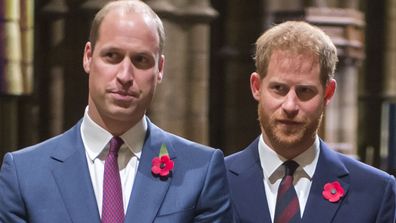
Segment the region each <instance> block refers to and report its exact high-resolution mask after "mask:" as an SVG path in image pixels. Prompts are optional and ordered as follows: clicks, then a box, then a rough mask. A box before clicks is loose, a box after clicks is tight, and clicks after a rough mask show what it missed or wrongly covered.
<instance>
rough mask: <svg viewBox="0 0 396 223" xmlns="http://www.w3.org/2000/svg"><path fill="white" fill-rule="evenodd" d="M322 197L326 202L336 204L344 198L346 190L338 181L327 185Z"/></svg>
mask: <svg viewBox="0 0 396 223" xmlns="http://www.w3.org/2000/svg"><path fill="white" fill-rule="evenodd" d="M322 195H323V197H324V198H325V199H326V200H328V201H330V202H332V203H335V202H337V201H339V200H340V199H341V198H342V197H343V196H344V188H342V186H341V184H340V183H339V182H338V181H334V182H331V183H327V184H325V185H324V187H323V192H322Z"/></svg>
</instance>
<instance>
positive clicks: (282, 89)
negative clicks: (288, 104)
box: [271, 84, 288, 95]
mask: <svg viewBox="0 0 396 223" xmlns="http://www.w3.org/2000/svg"><path fill="white" fill-rule="evenodd" d="M271 88H272V90H273V91H274V92H275V93H276V94H279V95H285V94H286V93H287V91H288V90H287V88H286V87H285V86H284V85H280V84H276V85H273V86H271Z"/></svg>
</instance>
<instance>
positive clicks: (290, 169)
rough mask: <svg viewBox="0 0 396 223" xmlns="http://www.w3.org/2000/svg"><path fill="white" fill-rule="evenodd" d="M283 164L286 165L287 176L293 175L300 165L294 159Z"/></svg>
mask: <svg viewBox="0 0 396 223" xmlns="http://www.w3.org/2000/svg"><path fill="white" fill-rule="evenodd" d="M283 166H285V176H293V174H294V172H295V171H296V169H297V167H298V166H299V165H298V163H297V162H296V161H294V160H287V161H286V162H284V163H283Z"/></svg>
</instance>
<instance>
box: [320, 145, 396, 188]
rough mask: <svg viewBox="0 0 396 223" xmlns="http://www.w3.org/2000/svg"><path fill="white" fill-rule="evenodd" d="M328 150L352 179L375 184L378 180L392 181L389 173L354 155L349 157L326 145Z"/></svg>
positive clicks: (392, 178)
mask: <svg viewBox="0 0 396 223" xmlns="http://www.w3.org/2000/svg"><path fill="white" fill-rule="evenodd" d="M326 147H327V148H325V149H327V150H328V151H330V153H333V154H335V156H336V157H337V158H338V159H339V160H340V161H341V162H342V163H343V165H344V166H345V168H346V169H347V171H348V172H349V176H350V177H351V180H353V181H362V182H366V183H365V184H376V183H378V182H384V183H388V182H389V181H394V177H393V176H391V175H390V174H389V173H387V172H385V171H384V170H381V169H379V168H376V167H374V166H371V165H369V164H366V163H364V162H362V161H360V160H358V159H356V158H355V157H351V156H348V155H345V154H342V153H339V152H337V151H334V150H332V149H330V148H328V146H327V145H326Z"/></svg>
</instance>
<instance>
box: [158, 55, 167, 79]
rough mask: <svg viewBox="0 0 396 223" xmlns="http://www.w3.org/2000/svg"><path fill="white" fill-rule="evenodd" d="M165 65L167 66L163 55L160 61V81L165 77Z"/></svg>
mask: <svg viewBox="0 0 396 223" xmlns="http://www.w3.org/2000/svg"><path fill="white" fill-rule="evenodd" d="M164 66H165V56H164V55H161V57H160V59H159V61H158V76H157V81H158V83H161V81H162V79H163V78H164Z"/></svg>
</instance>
